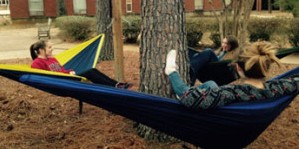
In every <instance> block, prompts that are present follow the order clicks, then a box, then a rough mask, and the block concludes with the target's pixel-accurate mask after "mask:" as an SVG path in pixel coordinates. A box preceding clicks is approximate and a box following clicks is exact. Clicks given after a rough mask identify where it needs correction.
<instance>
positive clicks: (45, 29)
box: [37, 18, 52, 39]
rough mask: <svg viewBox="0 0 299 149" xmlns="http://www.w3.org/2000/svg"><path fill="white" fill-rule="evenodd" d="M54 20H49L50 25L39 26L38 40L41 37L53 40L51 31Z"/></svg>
mask: <svg viewBox="0 0 299 149" xmlns="http://www.w3.org/2000/svg"><path fill="white" fill-rule="evenodd" d="M51 24H52V19H51V18H49V19H48V23H38V24H37V28H38V29H37V36H38V39H40V38H41V37H48V38H49V39H51V35H50V29H51Z"/></svg>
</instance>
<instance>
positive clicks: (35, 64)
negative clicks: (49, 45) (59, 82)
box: [31, 59, 50, 70]
mask: <svg viewBox="0 0 299 149" xmlns="http://www.w3.org/2000/svg"><path fill="white" fill-rule="evenodd" d="M31 68H36V69H42V70H50V69H49V67H47V65H46V64H45V63H43V62H42V61H40V60H39V59H36V60H34V61H33V62H32V64H31Z"/></svg>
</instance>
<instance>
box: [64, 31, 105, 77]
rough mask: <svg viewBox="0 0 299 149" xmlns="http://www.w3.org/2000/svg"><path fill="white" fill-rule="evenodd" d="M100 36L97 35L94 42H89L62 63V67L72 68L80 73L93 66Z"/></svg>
mask: <svg viewBox="0 0 299 149" xmlns="http://www.w3.org/2000/svg"><path fill="white" fill-rule="evenodd" d="M101 38H102V37H99V39H97V40H96V41H95V42H92V43H91V44H89V45H88V46H87V47H86V48H85V49H88V50H82V51H81V52H80V53H79V54H77V55H76V56H75V57H74V58H72V59H71V60H70V61H68V62H67V63H66V64H64V65H63V66H64V68H66V69H73V70H74V71H75V72H76V74H79V75H80V74H82V73H84V72H86V71H88V70H90V69H91V68H93V64H94V60H95V56H96V53H97V50H98V46H99V42H100V40H101Z"/></svg>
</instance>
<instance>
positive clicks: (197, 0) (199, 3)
mask: <svg viewBox="0 0 299 149" xmlns="http://www.w3.org/2000/svg"><path fill="white" fill-rule="evenodd" d="M203 1H204V0H194V9H195V10H203Z"/></svg>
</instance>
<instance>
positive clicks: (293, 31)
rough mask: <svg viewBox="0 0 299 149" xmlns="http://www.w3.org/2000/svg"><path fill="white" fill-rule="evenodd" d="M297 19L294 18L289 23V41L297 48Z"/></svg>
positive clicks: (298, 21)
mask: <svg viewBox="0 0 299 149" xmlns="http://www.w3.org/2000/svg"><path fill="white" fill-rule="evenodd" d="M298 26H299V18H295V19H293V20H291V22H290V28H289V41H290V43H291V44H292V45H293V46H299V27H298Z"/></svg>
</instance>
